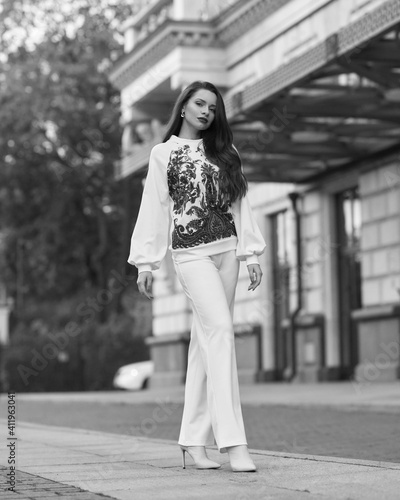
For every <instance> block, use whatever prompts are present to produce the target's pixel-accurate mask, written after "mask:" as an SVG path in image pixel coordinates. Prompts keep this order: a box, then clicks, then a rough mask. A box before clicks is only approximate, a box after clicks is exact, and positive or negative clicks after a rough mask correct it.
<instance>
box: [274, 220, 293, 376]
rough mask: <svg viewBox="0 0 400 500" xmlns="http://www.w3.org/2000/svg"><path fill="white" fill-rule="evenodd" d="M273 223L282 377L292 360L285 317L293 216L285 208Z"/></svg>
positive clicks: (277, 368) (277, 349)
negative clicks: (284, 321) (290, 216)
mask: <svg viewBox="0 0 400 500" xmlns="http://www.w3.org/2000/svg"><path fill="white" fill-rule="evenodd" d="M271 223H272V255H273V259H272V266H273V270H272V275H273V311H274V336H275V342H274V343H275V376H276V379H277V380H282V379H283V378H284V377H283V374H284V370H285V368H286V367H287V365H288V362H289V353H288V345H289V344H288V339H287V335H288V331H287V329H285V328H283V327H282V321H283V320H284V319H287V318H288V317H289V314H290V304H289V298H290V295H289V294H290V289H289V285H290V281H289V280H290V267H291V266H290V245H291V241H290V235H291V233H290V219H289V214H288V212H287V211H286V210H284V211H282V212H277V213H276V214H273V215H272V216H271Z"/></svg>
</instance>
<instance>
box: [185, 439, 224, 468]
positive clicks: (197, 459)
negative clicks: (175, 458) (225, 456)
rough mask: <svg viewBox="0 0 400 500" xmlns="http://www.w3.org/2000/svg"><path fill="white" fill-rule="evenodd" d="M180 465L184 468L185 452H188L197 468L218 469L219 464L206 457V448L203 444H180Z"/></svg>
mask: <svg viewBox="0 0 400 500" xmlns="http://www.w3.org/2000/svg"><path fill="white" fill-rule="evenodd" d="M181 450H182V467H183V468H184V469H186V461H185V453H188V454H189V455H190V456H191V457H192V459H193V461H194V463H195V465H196V468H197V469H219V468H220V467H221V464H218V463H217V462H213V461H212V460H210V459H209V458H208V457H207V454H206V449H205V447H204V446H182V445H181Z"/></svg>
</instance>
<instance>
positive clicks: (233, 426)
mask: <svg viewBox="0 0 400 500" xmlns="http://www.w3.org/2000/svg"><path fill="white" fill-rule="evenodd" d="M175 268H176V271H177V274H178V278H179V280H180V282H181V284H182V287H183V289H184V291H185V293H186V295H187V296H188V298H189V300H190V302H191V305H192V309H193V325H192V331H191V339H190V344H189V355H188V369H187V376H186V386H185V405H184V411H183V417H182V424H181V431H180V436H179V444H181V445H185V446H196V445H197V446H205V445H210V444H212V435H213V434H214V438H215V441H216V443H217V446H218V448H219V450H220V451H222V452H224V451H225V448H226V447H227V446H236V445H240V444H247V441H246V435H245V430H244V424H243V417H242V410H241V405H240V395H239V383H238V375H237V365H236V353H235V342H234V332H233V321H232V317H233V304H234V297H235V289H236V284H237V278H238V271H239V262H238V261H237V259H236V256H235V251H229V252H224V253H221V254H217V255H213V256H210V257H199V258H193V257H192V258H191V259H190V260H185V259H182V257H181V260H180V261H177V260H176V259H175Z"/></svg>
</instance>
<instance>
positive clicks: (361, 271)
mask: <svg viewBox="0 0 400 500" xmlns="http://www.w3.org/2000/svg"><path fill="white" fill-rule="evenodd" d="M124 32H125V55H124V56H123V57H122V58H121V59H120V60H119V61H118V62H117V63H116V64H115V66H114V68H113V69H112V72H111V75H110V79H111V81H112V82H113V83H114V84H115V85H116V86H117V87H118V89H119V90H120V91H121V97H122V121H123V126H124V133H123V157H122V160H121V163H120V165H119V168H118V171H117V172H116V175H117V176H118V178H119V179H120V181H121V183H123V184H127V183H129V180H130V179H132V178H133V177H137V176H141V177H144V176H145V174H146V168H147V161H148V158H149V153H150V150H151V148H152V147H153V145H154V144H156V143H157V142H160V141H161V137H162V131H163V125H164V124H165V123H166V121H167V119H168V117H169V114H170V112H171V109H172V104H173V102H174V100H175V99H176V97H177V95H178V94H179V92H180V91H181V90H182V88H183V87H185V86H186V85H187V84H189V83H191V82H192V81H194V80H198V79H200V80H208V81H211V82H213V83H214V84H215V85H217V86H218V87H219V88H220V89H221V91H222V93H223V95H224V98H225V102H226V107H227V113H228V117H229V120H230V123H231V125H232V128H233V131H234V138H235V144H236V146H237V148H238V150H239V152H240V154H241V157H242V160H243V164H244V169H245V172H246V175H247V178H248V180H249V181H250V183H251V184H250V198H251V202H252V205H253V209H254V212H255V214H256V217H257V220H258V222H259V225H260V227H261V229H262V231H263V233H264V235H265V238H266V241H267V243H268V246H267V249H266V252H265V254H264V255H263V256H262V259H261V265H262V267H263V269H264V281H263V283H262V286H261V287H259V289H258V290H257V291H256V292H255V293H252V294H250V293H248V292H247V281H248V276H247V274H246V269H245V268H244V267H245V266H243V269H242V271H241V279H240V281H239V284H238V288H237V300H236V306H235V307H236V311H235V328H236V345H237V356H238V365H239V371H240V377H241V379H242V381H243V380H246V381H249V380H257V381H272V380H296V381H307V382H308V381H309V382H313V381H322V380H341V379H357V380H367V381H379V380H395V379H398V378H400V371H399V331H400V322H399V318H400V312H399V311H400V307H399V292H400V161H399V159H400V140H399V137H400V135H399V134H400V88H399V87H400V86H399V83H400V76H399V72H400V38H399V37H400V0H248V1H242V0H236V1H235V0H233V1H226V0H212V1H211V0H210V1H206V0H204V1H197V2H191V1H188V0H154V1H151V0H149V1H143V2H141V8H140V10H139V11H138V12H137V13H136V14H135V15H134V16H133V17H132V18H131V19H128V20H127V21H126V23H125V26H124ZM131 230H132V228H130V232H131ZM129 236H130V234H129ZM155 275H156V281H155V299H154V302H153V336H152V337H150V338H149V339H148V341H149V344H150V347H151V352H152V358H153V360H154V361H155V364H156V367H155V370H156V373H155V375H154V377H153V379H152V384H153V386H157V385H168V384H176V383H183V382H184V375H185V369H186V353H187V345H188V338H189V329H190V324H191V317H190V312H189V311H190V307H189V304H188V303H187V300H186V298H185V296H184V294H183V292H182V290H181V289H180V286H179V283H178V282H177V279H176V278H175V275H174V271H173V266H172V264H171V260H170V258H169V259H167V261H166V262H165V265H164V266H163V268H162V269H161V270H160V271H158V272H157V273H155Z"/></svg>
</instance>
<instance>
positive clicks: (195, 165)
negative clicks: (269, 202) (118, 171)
mask: <svg viewBox="0 0 400 500" xmlns="http://www.w3.org/2000/svg"><path fill="white" fill-rule="evenodd" d="M218 171H219V169H218V167H217V166H216V165H214V164H212V163H210V162H209V161H208V160H207V158H206V156H205V154H204V149H203V144H202V139H183V138H181V137H177V136H175V135H173V136H171V138H170V139H169V140H168V141H167V142H165V143H161V144H157V145H156V146H154V148H153V149H152V151H151V154H150V159H149V170H148V174H147V178H146V182H145V186H144V190H143V196H142V201H141V205H140V209H139V215H138V218H137V221H136V225H135V228H134V231H133V234H132V239H131V248H130V254H129V258H128V262H129V264H132V265H135V266H136V267H137V268H138V271H139V273H140V272H143V271H154V270H156V269H159V267H160V265H161V262H162V260H163V259H164V257H165V254H166V252H167V249H168V248H169V249H170V250H171V252H172V253H174V252H176V253H178V252H185V251H186V252H187V251H190V253H191V254H192V255H193V252H195V253H196V255H197V254H198V255H202V256H204V255H214V254H217V253H221V252H226V251H228V250H234V249H235V250H236V257H237V258H238V259H239V260H246V264H247V265H249V264H256V263H258V258H257V256H258V255H261V254H262V253H263V252H264V249H265V246H266V244H265V241H264V238H263V236H262V234H261V231H260V229H259V227H258V225H257V223H256V221H255V219H254V216H253V213H252V211H251V207H250V204H249V200H248V197H247V196H245V197H244V198H241V199H240V200H236V201H235V202H233V203H232V204H231V205H229V204H228V203H224V202H222V201H221V198H220V196H219V188H218V182H217V180H218Z"/></svg>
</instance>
